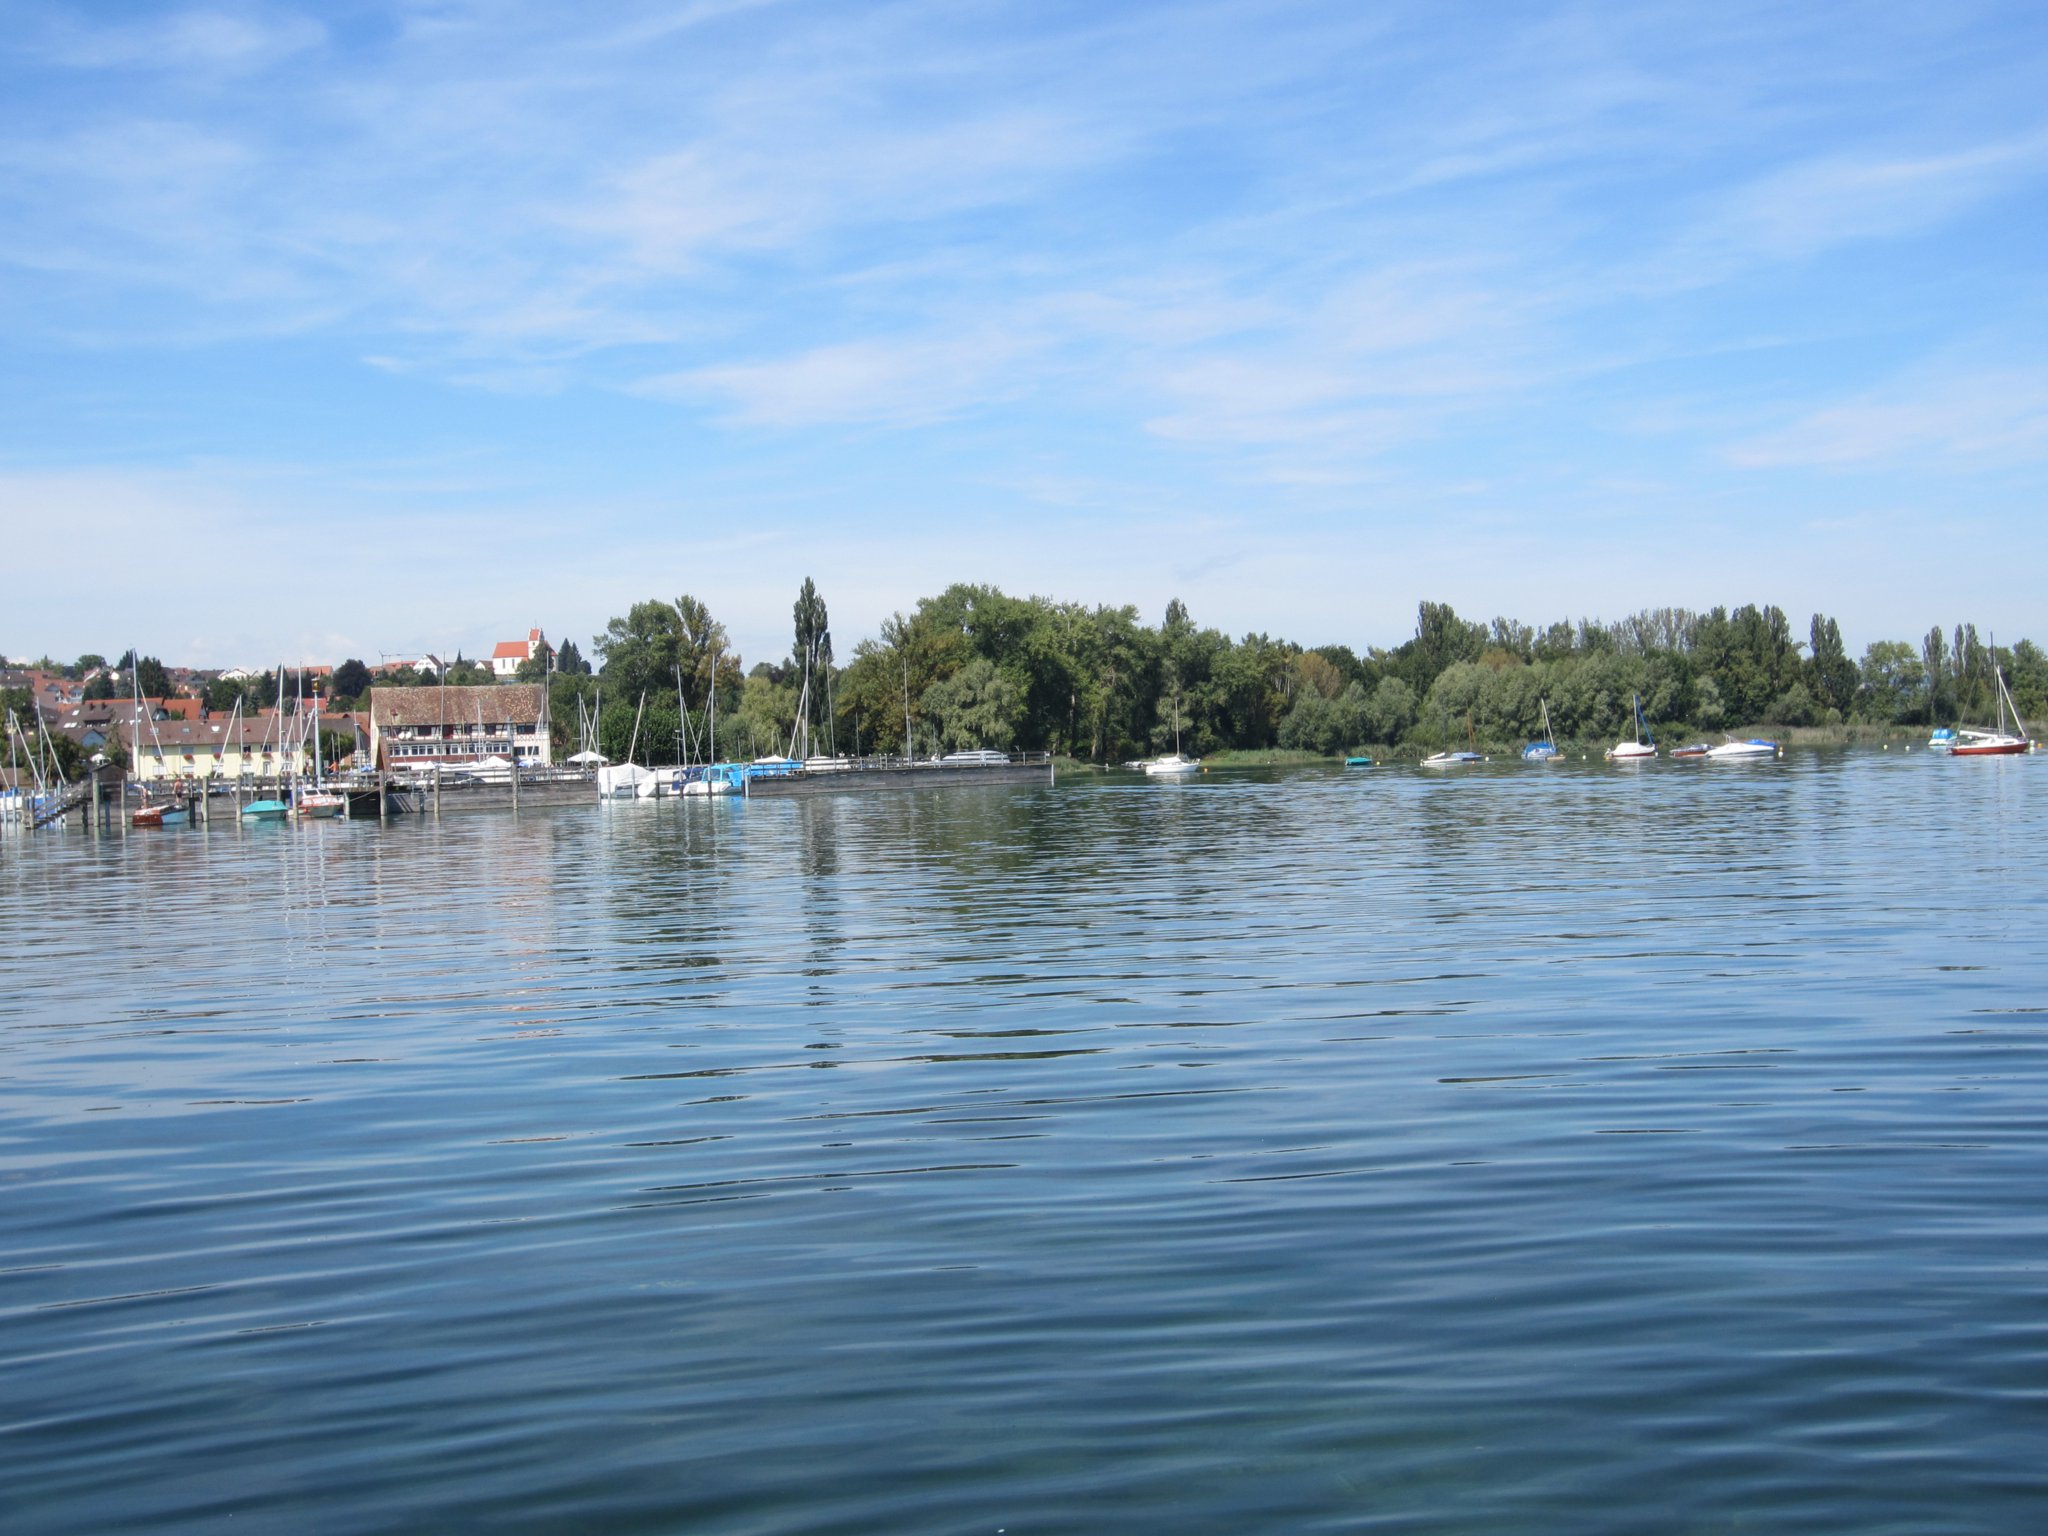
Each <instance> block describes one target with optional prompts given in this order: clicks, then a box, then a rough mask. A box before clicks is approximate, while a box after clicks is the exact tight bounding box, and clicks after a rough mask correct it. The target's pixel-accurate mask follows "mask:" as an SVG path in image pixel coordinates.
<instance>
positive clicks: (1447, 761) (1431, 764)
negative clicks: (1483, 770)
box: [1422, 752, 1486, 768]
mask: <svg viewBox="0 0 2048 1536" xmlns="http://www.w3.org/2000/svg"><path fill="white" fill-rule="evenodd" d="M1485 761H1486V758H1485V757H1484V756H1483V755H1482V754H1480V753H1478V752H1434V753H1431V754H1430V755H1429V756H1428V757H1425V758H1424V759H1423V760H1422V766H1423V767H1425V768H1462V767H1463V766H1465V765H1466V764H1467V763H1483V762H1485Z"/></svg>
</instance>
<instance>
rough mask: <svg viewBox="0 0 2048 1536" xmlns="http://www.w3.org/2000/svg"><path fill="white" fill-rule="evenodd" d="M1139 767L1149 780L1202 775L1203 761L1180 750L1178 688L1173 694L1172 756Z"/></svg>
mask: <svg viewBox="0 0 2048 1536" xmlns="http://www.w3.org/2000/svg"><path fill="white" fill-rule="evenodd" d="M1138 767H1139V768H1140V769H1142V770H1143V771H1144V773H1145V776H1146V777H1147V778H1154V779H1167V778H1179V777H1182V776H1183V775H1186V774H1190V773H1200V772H1201V771H1202V760H1201V759H1200V758H1199V757H1186V756H1183V755H1182V753H1181V750H1180V690H1179V689H1177V688H1176V689H1175V690H1174V694H1173V752H1172V754H1171V755H1170V756H1161V757H1148V758H1146V759H1145V760H1144V761H1143V762H1141V763H1139V764H1138Z"/></svg>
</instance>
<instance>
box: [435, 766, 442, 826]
mask: <svg viewBox="0 0 2048 1536" xmlns="http://www.w3.org/2000/svg"><path fill="white" fill-rule="evenodd" d="M440 819H441V765H440V764H439V763H435V764H434V820H436V821H439V820H440Z"/></svg>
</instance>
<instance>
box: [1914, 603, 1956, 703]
mask: <svg viewBox="0 0 2048 1536" xmlns="http://www.w3.org/2000/svg"><path fill="white" fill-rule="evenodd" d="M1920 666H1921V669H1922V670H1923V671H1924V672H1925V673H1926V675H1927V721H1928V724H1930V725H1931V724H1933V723H1934V721H1935V720H1936V719H1948V718H1951V717H1953V715H1954V714H1955V707H1956V697H1955V688H1954V686H1953V684H1952V683H1951V682H1950V680H1949V674H1948V643H1947V642H1946V641H1945V640H1944V639H1943V638H1942V634H1941V626H1940V625H1939V624H1937V625H1935V626H1934V628H1932V629H1930V630H1929V631H1928V632H1927V637H1926V638H1925V639H1924V640H1922V641H1921V642H1920Z"/></svg>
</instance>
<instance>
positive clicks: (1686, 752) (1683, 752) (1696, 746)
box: [1671, 741, 1714, 757]
mask: <svg viewBox="0 0 2048 1536" xmlns="http://www.w3.org/2000/svg"><path fill="white" fill-rule="evenodd" d="M1713 750H1714V749H1713V748H1712V747H1710V746H1708V745H1707V743H1705V742H1704V741H1688V742H1687V743H1686V744H1685V745H1684V746H1682V747H1673V748H1672V749H1671V755H1672V756H1673V757H1705V756H1706V755H1707V754H1708V753H1709V752H1711V751H1713Z"/></svg>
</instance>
